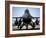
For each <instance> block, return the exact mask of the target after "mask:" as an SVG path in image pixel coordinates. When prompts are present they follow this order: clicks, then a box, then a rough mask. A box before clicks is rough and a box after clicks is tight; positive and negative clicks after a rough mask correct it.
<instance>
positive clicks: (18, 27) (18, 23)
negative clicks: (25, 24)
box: [18, 18, 22, 28]
mask: <svg viewBox="0 0 46 38" xmlns="http://www.w3.org/2000/svg"><path fill="white" fill-rule="evenodd" d="M21 22H22V21H21V18H20V20H19V23H18V28H19V26H20V25H21Z"/></svg>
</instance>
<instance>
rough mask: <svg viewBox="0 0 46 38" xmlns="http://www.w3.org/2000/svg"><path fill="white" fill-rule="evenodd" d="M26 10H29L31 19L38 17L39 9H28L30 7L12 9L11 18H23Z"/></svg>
mask: <svg viewBox="0 0 46 38" xmlns="http://www.w3.org/2000/svg"><path fill="white" fill-rule="evenodd" d="M26 9H28V10H29V13H30V14H31V15H32V16H33V17H40V8H30V7H13V8H12V17H21V16H23V14H24V12H25V10H26Z"/></svg>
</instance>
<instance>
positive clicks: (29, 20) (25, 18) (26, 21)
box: [13, 9, 40, 29]
mask: <svg viewBox="0 0 46 38" xmlns="http://www.w3.org/2000/svg"><path fill="white" fill-rule="evenodd" d="M13 18H20V20H19V23H18V22H17V21H16V22H17V24H18V28H19V26H20V29H21V28H22V27H23V26H24V25H25V26H26V29H28V24H30V25H31V26H32V28H33V29H34V28H35V24H37V25H38V24H39V20H38V18H40V17H33V16H32V15H31V14H30V12H29V10H28V9H26V10H25V12H24V15H23V16H22V17H13ZM34 18H36V21H35V22H33V21H32V19H34ZM21 19H23V20H21ZM16 20H17V19H16ZM21 22H23V24H22V25H21Z"/></svg>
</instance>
